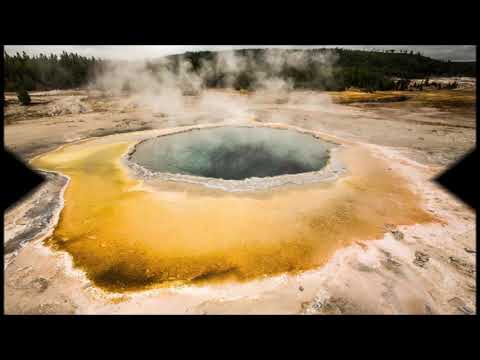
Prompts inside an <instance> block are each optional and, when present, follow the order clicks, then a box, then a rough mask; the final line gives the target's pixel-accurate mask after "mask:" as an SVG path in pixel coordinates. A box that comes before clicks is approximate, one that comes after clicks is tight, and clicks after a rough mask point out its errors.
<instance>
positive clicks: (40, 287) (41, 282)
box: [30, 277, 50, 293]
mask: <svg viewBox="0 0 480 360" xmlns="http://www.w3.org/2000/svg"><path fill="white" fill-rule="evenodd" d="M30 284H31V285H32V287H33V288H35V289H36V290H37V291H38V292H39V293H42V292H44V291H45V290H46V289H47V288H48V285H49V284H50V283H49V281H48V280H47V279H45V278H42V277H40V278H37V279H35V280H33V281H32V282H31V283H30Z"/></svg>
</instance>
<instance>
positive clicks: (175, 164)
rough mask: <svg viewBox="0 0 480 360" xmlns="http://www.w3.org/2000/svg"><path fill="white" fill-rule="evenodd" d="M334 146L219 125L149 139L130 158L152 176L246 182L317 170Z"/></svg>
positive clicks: (272, 131)
mask: <svg viewBox="0 0 480 360" xmlns="http://www.w3.org/2000/svg"><path fill="white" fill-rule="evenodd" d="M332 147H333V144H331V143H328V142H325V141H320V140H318V139H316V138H314V137H313V136H312V135H308V134H302V133H299V132H296V131H291V130H281V129H272V128H253V127H220V128H213V129H200V130H193V131H189V132H183V133H177V134H174V135H169V136H161V137H157V138H153V139H148V140H146V141H144V142H142V143H140V144H139V145H137V147H136V150H135V152H134V153H133V154H132V156H131V160H132V161H134V162H136V163H137V164H139V165H142V166H144V167H145V168H147V169H149V170H151V171H153V172H165V173H172V174H183V175H193V176H201V177H207V178H217V179H224V180H243V179H247V178H253V177H256V178H264V177H273V176H279V175H287V174H299V173H305V172H312V171H318V170H320V169H322V168H323V167H324V166H325V165H326V163H327V161H328V158H329V149H331V148H332Z"/></svg>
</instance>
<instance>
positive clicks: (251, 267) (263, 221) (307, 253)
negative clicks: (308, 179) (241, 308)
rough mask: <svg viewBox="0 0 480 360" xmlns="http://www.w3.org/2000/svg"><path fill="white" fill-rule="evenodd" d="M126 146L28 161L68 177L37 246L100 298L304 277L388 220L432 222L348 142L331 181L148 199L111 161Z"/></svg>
mask: <svg viewBox="0 0 480 360" xmlns="http://www.w3.org/2000/svg"><path fill="white" fill-rule="evenodd" d="M131 145H132V143H130V142H120V143H118V142H117V143H96V142H95V141H87V142H82V143H78V144H73V145H69V146H65V147H63V148H61V149H59V150H56V151H53V152H50V153H47V154H45V155H43V156H40V157H38V158H36V159H35V160H34V161H33V165H34V166H36V167H37V168H41V169H46V170H52V171H58V172H60V173H62V174H65V175H68V176H69V177H70V179H71V182H70V184H69V185H68V188H67V189H66V191H65V207H64V208H63V210H62V213H61V216H60V221H59V224H58V225H57V227H56V229H55V231H54V233H53V235H52V236H51V237H50V238H48V239H47V240H46V242H47V244H49V245H51V246H52V247H54V248H56V249H61V250H65V251H67V252H68V253H69V254H70V255H71V256H72V259H73V262H74V265H75V266H77V267H79V268H80V269H82V270H84V271H85V272H86V275H87V276H88V278H89V279H91V280H92V281H93V282H94V283H95V285H97V286H99V287H101V288H103V289H105V290H110V291H119V292H122V291H133V290H142V289H148V288H152V287H159V286H171V285H178V284H183V283H187V284H189V283H196V282H210V281H220V280H221V281H227V280H236V281H242V280H247V279H252V278H256V277H259V276H265V275H273V274H279V273H283V272H298V271H303V270H306V269H312V268H315V267H318V266H319V265H321V264H323V263H324V262H325V261H326V260H327V259H328V258H329V257H330V256H331V255H332V254H333V253H334V251H335V250H337V249H338V248H340V247H342V246H346V245H348V244H351V243H352V242H353V241H356V240H368V239H375V238H379V237H382V236H383V233H384V231H385V230H384V225H385V224H386V223H388V224H414V223H421V222H428V221H432V220H434V219H433V218H432V217H431V216H430V215H429V214H428V213H426V212H424V211H423V210H422V209H421V208H420V206H419V199H418V198H417V196H416V195H415V194H414V193H412V192H411V191H410V190H409V189H408V187H407V185H406V183H405V180H404V179H403V178H400V177H398V176H397V175H395V174H393V173H392V171H389V170H388V164H386V163H384V162H382V161H380V160H378V159H376V158H374V157H373V156H372V155H370V154H369V153H368V152H367V151H366V150H364V149H362V148H356V147H355V146H352V147H349V148H346V149H344V150H342V153H341V154H340V156H341V158H342V161H343V162H344V164H345V165H346V166H347V168H348V171H349V174H348V175H345V176H343V177H341V178H340V179H338V180H337V181H335V182H333V183H328V184H326V183H323V184H322V183H319V184H316V185H309V186H294V187H289V188H277V189H272V190H269V191H263V192H262V193H258V194H257V193H255V192H254V193H248V194H245V193H239V194H237V193H226V192H222V191H220V190H210V189H206V188H204V187H202V189H201V190H198V189H197V188H196V187H193V186H189V185H185V186H183V185H181V186H179V185H178V184H176V185H175V184H174V186H173V187H171V188H170V186H169V185H168V184H164V186H162V189H157V190H156V191H148V190H146V188H144V187H142V185H141V182H139V181H137V180H134V179H132V178H131V177H129V176H128V174H127V171H126V169H125V168H124V167H123V165H121V163H120V158H121V157H122V155H124V154H125V153H126V152H127V151H128V148H129V146H131Z"/></svg>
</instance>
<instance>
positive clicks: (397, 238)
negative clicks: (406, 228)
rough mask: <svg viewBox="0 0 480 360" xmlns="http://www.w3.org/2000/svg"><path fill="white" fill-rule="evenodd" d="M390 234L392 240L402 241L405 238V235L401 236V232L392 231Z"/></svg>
mask: <svg viewBox="0 0 480 360" xmlns="http://www.w3.org/2000/svg"><path fill="white" fill-rule="evenodd" d="M391 233H392V235H393V237H394V239H395V240H397V241H402V240H403V239H404V238H405V235H403V233H402V232H401V231H398V230H393V231H391Z"/></svg>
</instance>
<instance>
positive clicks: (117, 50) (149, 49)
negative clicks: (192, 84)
mask: <svg viewBox="0 0 480 360" xmlns="http://www.w3.org/2000/svg"><path fill="white" fill-rule="evenodd" d="M331 47H341V48H348V49H359V50H362V49H407V50H413V51H414V52H417V51H420V52H421V53H422V54H423V55H425V56H429V57H432V58H435V59H441V60H453V61H475V60H476V54H475V52H476V46H475V45H301V46H299V45H5V51H6V52H7V53H8V54H9V55H13V54H14V53H16V52H22V51H25V52H26V53H27V54H29V55H37V54H40V53H44V54H51V53H53V54H59V53H61V52H63V51H67V52H75V53H78V54H80V55H84V56H95V57H99V58H103V59H110V60H143V59H152V58H158V57H161V56H165V55H172V54H181V53H184V52H187V51H200V50H213V51H216V50H231V49H247V48H295V49H298V48H300V49H303V48H331Z"/></svg>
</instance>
